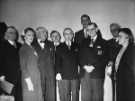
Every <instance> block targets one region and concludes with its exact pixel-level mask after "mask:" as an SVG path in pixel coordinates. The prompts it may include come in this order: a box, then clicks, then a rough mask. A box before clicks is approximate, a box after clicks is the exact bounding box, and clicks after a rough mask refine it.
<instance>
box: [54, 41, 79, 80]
mask: <svg viewBox="0 0 135 101" xmlns="http://www.w3.org/2000/svg"><path fill="white" fill-rule="evenodd" d="M77 52H78V49H77V47H76V44H75V43H72V45H71V47H70V49H69V48H68V46H67V45H66V44H65V43H62V44H61V45H60V46H59V47H58V49H57V51H56V70H57V73H61V75H62V79H65V80H72V79H77V78H78V61H77Z"/></svg>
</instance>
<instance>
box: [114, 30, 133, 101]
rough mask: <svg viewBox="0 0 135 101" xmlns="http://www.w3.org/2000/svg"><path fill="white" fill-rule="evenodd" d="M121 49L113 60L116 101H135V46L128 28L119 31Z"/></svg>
mask: <svg viewBox="0 0 135 101" xmlns="http://www.w3.org/2000/svg"><path fill="white" fill-rule="evenodd" d="M118 43H119V45H121V46H122V47H121V49H120V51H119V53H118V54H117V57H116V60H115V70H116V95H117V96H116V101H135V95H134V94H135V45H134V37H133V33H132V31H131V30H130V29H129V28H121V29H120V30H119V40H118Z"/></svg>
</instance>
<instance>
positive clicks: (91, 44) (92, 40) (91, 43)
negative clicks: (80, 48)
mask: <svg viewBox="0 0 135 101" xmlns="http://www.w3.org/2000/svg"><path fill="white" fill-rule="evenodd" d="M93 44H94V39H91V41H90V45H89V46H90V47H93Z"/></svg>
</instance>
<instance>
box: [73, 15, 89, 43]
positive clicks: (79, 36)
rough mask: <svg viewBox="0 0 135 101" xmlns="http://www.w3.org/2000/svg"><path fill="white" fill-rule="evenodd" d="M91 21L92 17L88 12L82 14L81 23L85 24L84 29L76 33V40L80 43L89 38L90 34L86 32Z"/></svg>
mask: <svg viewBox="0 0 135 101" xmlns="http://www.w3.org/2000/svg"><path fill="white" fill-rule="evenodd" d="M89 23H91V20H90V17H89V16H88V15H86V14H83V15H82V16H81V24H82V26H83V29H81V30H79V31H78V32H76V33H75V38H74V41H75V42H76V43H77V44H78V45H80V44H81V42H82V40H83V39H85V38H87V37H88V35H87V33H86V28H87V26H88V24H89Z"/></svg>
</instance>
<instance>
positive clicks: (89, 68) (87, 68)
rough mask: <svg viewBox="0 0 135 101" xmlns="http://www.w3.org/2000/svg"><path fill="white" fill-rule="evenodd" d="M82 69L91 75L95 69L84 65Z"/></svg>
mask: <svg viewBox="0 0 135 101" xmlns="http://www.w3.org/2000/svg"><path fill="white" fill-rule="evenodd" d="M84 69H85V70H86V72H88V73H91V72H92V71H93V70H94V69H95V67H94V66H93V65H91V66H88V65H85V66H84Z"/></svg>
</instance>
